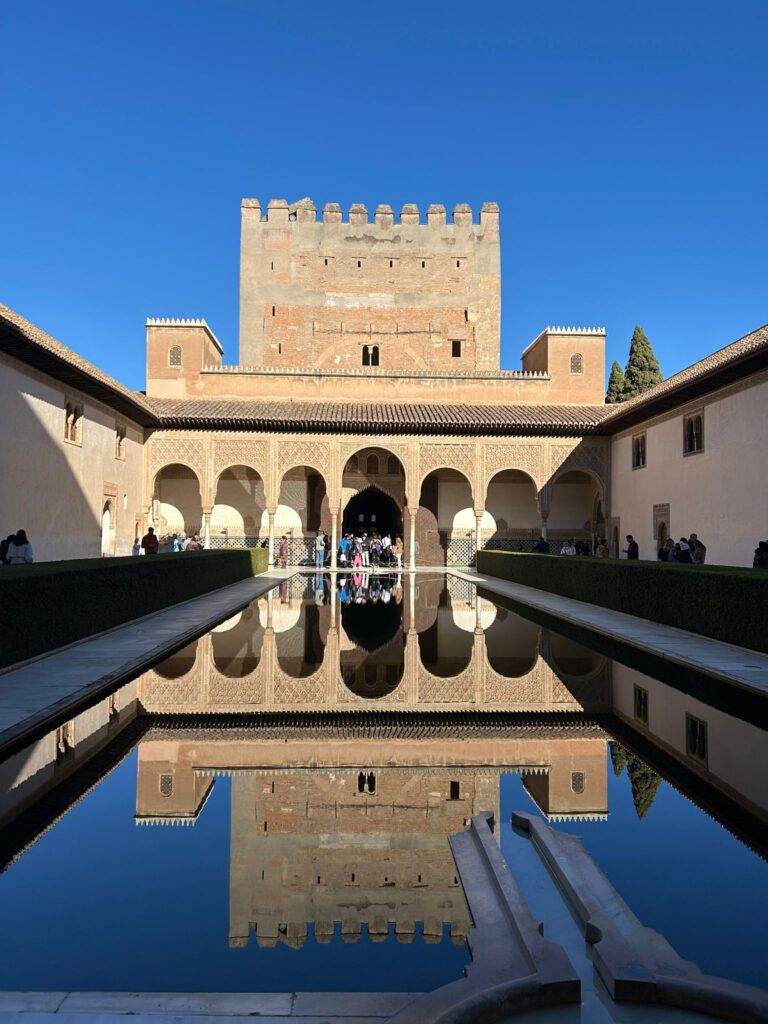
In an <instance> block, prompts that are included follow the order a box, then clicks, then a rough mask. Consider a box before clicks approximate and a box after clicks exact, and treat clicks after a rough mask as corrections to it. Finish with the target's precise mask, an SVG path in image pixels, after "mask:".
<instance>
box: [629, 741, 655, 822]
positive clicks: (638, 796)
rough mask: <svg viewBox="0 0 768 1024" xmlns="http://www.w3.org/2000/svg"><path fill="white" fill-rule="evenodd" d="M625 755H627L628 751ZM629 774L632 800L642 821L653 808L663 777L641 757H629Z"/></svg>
mask: <svg viewBox="0 0 768 1024" xmlns="http://www.w3.org/2000/svg"><path fill="white" fill-rule="evenodd" d="M624 756H625V757H626V756H627V755H626V753H625V755H624ZM627 775H628V776H629V781H630V782H631V784H632V800H633V802H634V805H635V811H636V812H637V817H638V818H639V819H640V821H642V820H643V818H644V817H645V816H646V814H647V813H648V811H650V809H651V805H652V804H653V801H654V799H655V797H656V790H657V789H658V788H659V785H660V783H661V779H660V778H659V776H658V775H657V774H656V772H655V771H654V770H653V768H649V767H648V765H647V764H645V762H644V761H641V760H640V758H639V757H628V758H627Z"/></svg>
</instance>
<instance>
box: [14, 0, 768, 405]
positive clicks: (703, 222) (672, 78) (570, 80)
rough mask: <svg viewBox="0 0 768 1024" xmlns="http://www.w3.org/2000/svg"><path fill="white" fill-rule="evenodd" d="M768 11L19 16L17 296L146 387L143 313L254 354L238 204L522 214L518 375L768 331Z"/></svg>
mask: <svg viewBox="0 0 768 1024" xmlns="http://www.w3.org/2000/svg"><path fill="white" fill-rule="evenodd" d="M767 36H768V3H766V2H765V0H733V2H731V3H728V4H726V3H725V2H723V0H718V2H712V0H695V2H693V0H677V2H675V3H669V2H668V0H664V2H655V0H654V2H646V3H644V4H638V3H636V2H630V0H562V2H560V0H558V2H554V0H473V2H469V0H467V2H462V3H460V2H457V0H443V2H440V3H430V2H425V0H423V2H421V3H419V2H411V3H409V4H404V3H400V2H388V3H387V4H371V3H361V2H360V0H357V2H356V3H346V2H343V3H342V2H334V0H328V2H326V3H323V4H320V3H317V2H306V3H305V2H291V0H286V2H284V3H282V4H276V3H266V2H257V0H217V2H213V0H208V2H203V0H189V2H180V0H163V2H162V3H158V2H157V0H152V2H145V0H131V3H121V4H118V3H104V2H103V0H99V2H89V0H68V2H66V3H63V2H61V0H51V2H38V0H6V2H5V3H4V4H3V5H2V10H1V11H0V39H1V40H2V52H3V60H2V63H1V65H0V116H1V118H2V133H3V134H2V137H3V158H2V160H0V299H1V300H2V301H3V302H5V303H6V304H8V305H10V306H12V307H13V308H15V309H17V310H19V311H20V312H21V313H23V314H24V315H26V316H27V317H29V319H31V320H33V321H34V322H36V323H38V324H39V325H40V326H42V327H44V328H45V329H46V330H48V331H49V332H50V333H52V334H53V335H54V336H55V337H58V338H59V339H60V340H61V341H64V342H65V343H66V344H69V345H71V346H72V347H73V348H75V349H76V350H77V351H78V352H80V353H81V354H82V355H84V356H85V357H86V358H88V359H90V360H92V361H93V362H95V363H97V364H98V365H99V366H101V367H102V368H103V369H105V370H106V371H107V372H109V373H112V374H114V375H115V376H117V377H118V378H119V379H120V380H122V381H124V382H125V383H126V384H128V385H129V386H131V387H135V388H141V387H143V386H144V327H143V325H144V319H145V317H147V316H203V317H205V318H206V319H207V320H208V322H209V323H210V324H211V326H212V327H213V329H214V331H215V332H216V333H217V335H218V336H219V338H220V340H221V341H222V343H223V345H224V348H225V359H226V361H227V362H232V363H234V362H236V361H237V316H238V245H239V203H240V199H241V197H242V196H256V197H257V198H259V199H261V201H262V202H263V203H264V202H266V201H267V200H268V199H269V198H271V197H284V198H287V199H288V200H289V201H291V200H295V199H298V198H300V197H302V196H304V195H310V196H312V198H313V199H314V200H315V202H316V203H317V204H318V206H321V205H322V204H324V203H325V202H328V201H336V202H339V203H341V204H342V206H344V207H345V208H346V207H348V206H349V205H350V204H351V203H352V202H364V203H366V205H367V206H368V208H369V210H371V211H372V210H373V208H374V207H375V206H376V204H377V203H380V202H387V203H390V204H391V205H392V206H394V207H395V208H396V209H399V207H400V206H401V205H402V203H404V202H417V203H419V205H420V207H421V208H422V210H425V209H426V206H427V205H428V204H429V203H430V202H442V203H445V204H446V205H447V206H449V207H451V208H452V207H453V205H454V204H455V203H456V202H469V203H471V204H472V205H473V207H474V208H475V209H479V206H480V204H481V203H482V202H483V201H484V200H496V201H498V202H499V203H500V205H501V215H502V265H503V270H502V274H503V277H502V365H503V366H504V367H506V368H512V369H515V368H517V367H518V366H519V356H520V353H521V351H522V349H523V348H524V347H525V345H526V344H527V343H528V342H529V341H530V340H531V339H532V338H533V337H534V336H535V335H536V334H537V333H538V332H539V330H540V329H541V328H542V327H543V326H544V325H546V324H547V323H558V324H559V323H569V324H581V325H595V324H598V325H601V326H605V327H606V328H607V330H608V359H609V364H610V360H611V359H614V358H617V359H619V361H620V362H621V363H622V364H623V363H624V362H625V360H626V354H627V349H628V343H629V338H630V336H631V333H632V328H633V326H634V324H635V323H636V322H639V323H640V324H642V325H643V327H644V328H645V330H646V332H647V334H648V335H649V337H650V339H651V341H652V343H653V345H654V347H655V350H656V353H657V355H658V357H659V360H660V362H661V364H662V369H663V371H664V373H665V375H670V374H671V373H673V372H675V371H676V370H678V369H680V368H681V367H683V366H686V365H688V364H689V363H690V362H693V361H694V360H695V359H697V358H700V357H701V356H703V355H705V354H707V353H708V352H710V351H712V350H713V349H715V348H718V347H720V346H721V345H723V344H726V343H728V342H730V341H732V340H734V339H735V338H737V337H739V336H741V335H742V334H744V333H746V332H748V331H750V330H752V329H754V328H755V327H757V326H759V325H761V324H763V323H764V322H765V321H766V320H768V302H767V301H766V299H767V297H768V296H767V292H768V287H767V285H766V282H767V281H768V273H767V272H766V270H767V268H766V263H767V260H766V252H767V249H768V243H767V242H766V239H768V188H767V187H766V186H767V183H768V175H766V166H767V164H768V162H767V161H766V155H768V141H767V140H768V131H767V129H768V124H767V123H766V121H767V120H768V118H767V117H766V108H767V104H766V100H767V98H768V62H766V60H765V45H766V38H767Z"/></svg>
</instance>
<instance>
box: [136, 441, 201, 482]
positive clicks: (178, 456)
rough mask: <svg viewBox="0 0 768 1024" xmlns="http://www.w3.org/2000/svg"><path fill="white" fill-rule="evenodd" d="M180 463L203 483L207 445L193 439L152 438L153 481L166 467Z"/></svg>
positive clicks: (151, 461)
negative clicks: (193, 472) (195, 474)
mask: <svg viewBox="0 0 768 1024" xmlns="http://www.w3.org/2000/svg"><path fill="white" fill-rule="evenodd" d="M176 462H178V463H180V464H181V465H182V466H189V468H190V469H193V470H194V471H195V473H197V475H198V477H199V478H200V480H201V481H202V479H203V476H204V467H205V445H204V442H203V441H202V440H199V439H196V438H191V437H164V438H157V439H155V438H151V439H150V441H149V465H150V477H151V481H154V479H155V477H156V476H157V474H158V472H159V471H160V470H161V469H162V468H163V467H164V466H170V465H173V463H176Z"/></svg>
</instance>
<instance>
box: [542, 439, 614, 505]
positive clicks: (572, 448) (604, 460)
mask: <svg viewBox="0 0 768 1024" xmlns="http://www.w3.org/2000/svg"><path fill="white" fill-rule="evenodd" d="M549 451H550V480H552V479H554V478H555V477H557V476H559V475H560V473H564V472H567V471H570V470H579V469H580V470H584V471H585V472H588V473H591V474H593V475H594V476H595V477H596V478H597V480H598V481H599V483H600V487H601V490H602V492H603V494H605V492H606V481H607V479H608V462H609V459H610V447H609V445H607V444H601V443H600V442H595V441H592V442H590V441H587V440H580V439H574V440H573V441H571V442H568V443H564V444H563V443H558V444H553V445H551V446H550V450H549Z"/></svg>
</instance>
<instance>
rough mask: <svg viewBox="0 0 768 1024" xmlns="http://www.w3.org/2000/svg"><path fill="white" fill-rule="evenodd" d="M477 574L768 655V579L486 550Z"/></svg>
mask: <svg viewBox="0 0 768 1024" xmlns="http://www.w3.org/2000/svg"><path fill="white" fill-rule="evenodd" d="M477 569H478V572H481V573H484V574H485V575H486V576H497V577H499V578H500V579H505V580H511V581H512V582H514V583H522V584H523V585H524V586H527V587H536V588H537V589H538V590H547V591H549V592H550V593H553V594H562V595H563V597H573V598H576V599H577V600H579V601H587V602H589V603H590V604H594V605H599V606H601V607H603V608H612V609H614V610H615V611H619V612H627V613H628V614H629V615H637V616H639V617H640V618H642V619H650V620H651V621H652V622H661V623H664V625H667V626H676V627H677V628H678V629H686V630H688V631H689V632H691V633H699V634H701V635H702V636H708V637H712V638H713V639H715V640H724V641H725V642H727V643H731V644H738V646H740V647H747V648H750V649H751V650H754V651H763V652H766V653H768V627H767V626H766V623H768V573H766V572H761V571H760V570H758V569H743V568H739V567H736V566H728V565H702V566H698V565H680V564H674V563H672V564H669V563H664V562H641V561H637V562H635V561H626V560H623V559H622V560H619V559H615V558H580V557H572V558H567V557H565V556H563V555H533V554H530V555H529V554H521V553H518V552H511V551H479V552H478V555H477Z"/></svg>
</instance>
